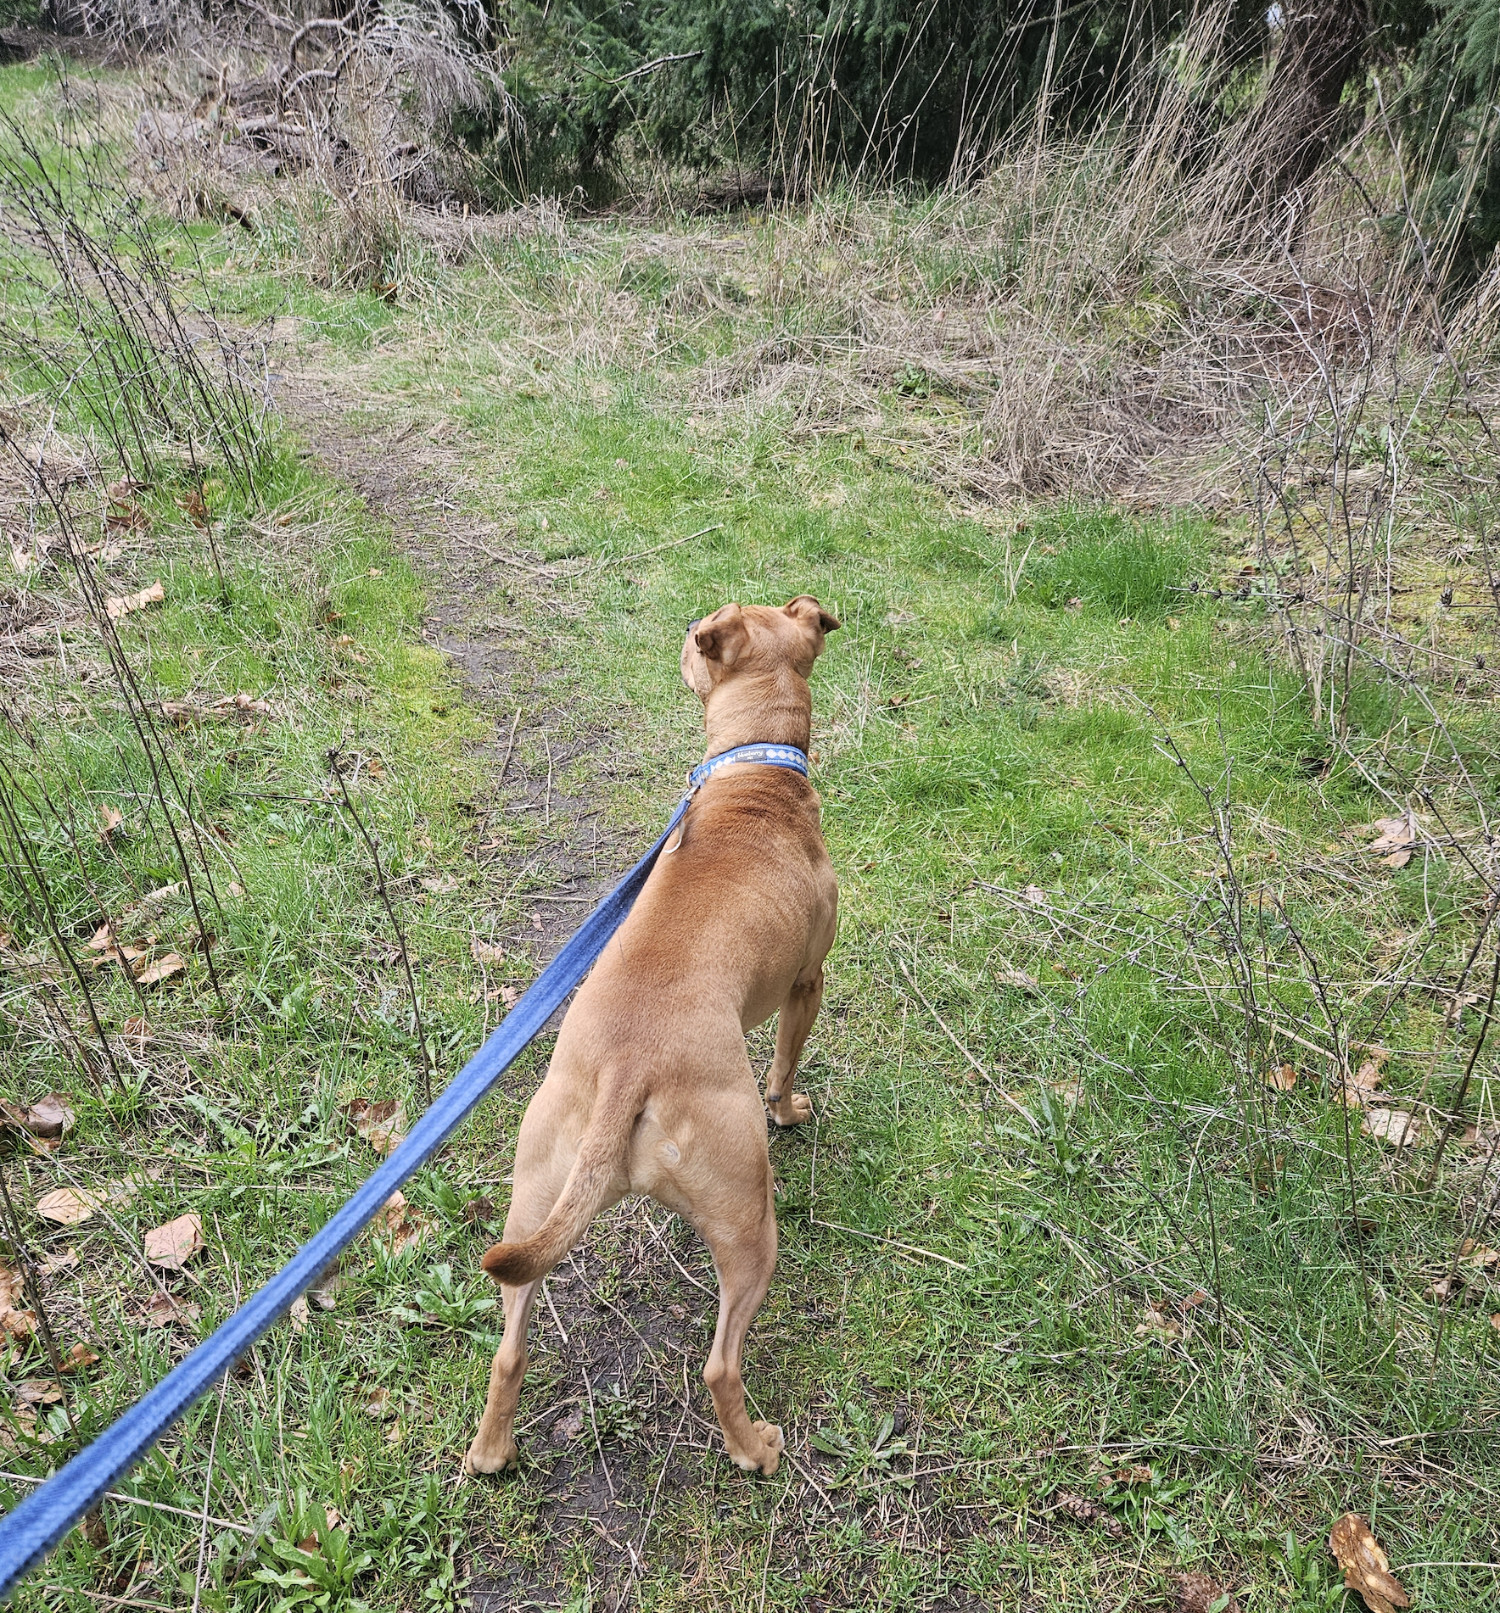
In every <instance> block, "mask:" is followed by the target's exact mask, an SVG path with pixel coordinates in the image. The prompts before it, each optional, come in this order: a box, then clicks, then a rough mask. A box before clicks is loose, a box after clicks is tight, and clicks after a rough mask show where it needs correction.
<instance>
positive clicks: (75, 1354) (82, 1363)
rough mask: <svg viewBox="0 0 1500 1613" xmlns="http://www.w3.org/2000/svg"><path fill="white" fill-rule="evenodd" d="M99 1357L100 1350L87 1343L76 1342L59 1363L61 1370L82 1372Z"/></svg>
mask: <svg viewBox="0 0 1500 1613" xmlns="http://www.w3.org/2000/svg"><path fill="white" fill-rule="evenodd" d="M98 1359H99V1352H98V1351H97V1350H94V1349H91V1348H90V1347H89V1346H88V1345H87V1344H75V1345H74V1346H73V1347H72V1349H71V1350H69V1351H68V1353H67V1354H66V1355H65V1356H64V1357H63V1358H62V1360H61V1361H59V1362H58V1364H57V1370H58V1371H59V1372H81V1371H82V1370H83V1368H84V1367H91V1366H93V1364H94V1363H95V1362H96V1361H97V1360H98Z"/></svg>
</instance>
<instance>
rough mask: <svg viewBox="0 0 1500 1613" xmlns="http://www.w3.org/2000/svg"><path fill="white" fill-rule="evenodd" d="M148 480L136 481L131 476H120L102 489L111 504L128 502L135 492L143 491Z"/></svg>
mask: <svg viewBox="0 0 1500 1613" xmlns="http://www.w3.org/2000/svg"><path fill="white" fill-rule="evenodd" d="M150 485H151V484H150V482H138V481H136V479H135V478H134V477H133V476H122V477H121V478H120V479H119V481H117V482H111V483H110V484H109V486H108V487H106V488H105V489H104V494H105V497H106V498H108V500H109V502H110V503H111V504H128V503H129V502H130V501H131V499H132V498H133V497H134V496H135V495H136V494H137V493H144V492H145V491H146V489H147V488H148V487H150Z"/></svg>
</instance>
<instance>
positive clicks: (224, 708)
mask: <svg viewBox="0 0 1500 1613" xmlns="http://www.w3.org/2000/svg"><path fill="white" fill-rule="evenodd" d="M161 714H162V716H163V717H170V718H171V719H172V721H173V722H175V723H182V724H186V723H194V722H231V721H238V722H252V721H253V720H254V719H255V718H256V717H269V716H270V715H271V705H270V702H269V701H267V700H257V699H255V697H254V696H253V695H248V694H244V693H240V694H226V695H220V696H219V697H218V699H216V700H163V701H162V703H161Z"/></svg>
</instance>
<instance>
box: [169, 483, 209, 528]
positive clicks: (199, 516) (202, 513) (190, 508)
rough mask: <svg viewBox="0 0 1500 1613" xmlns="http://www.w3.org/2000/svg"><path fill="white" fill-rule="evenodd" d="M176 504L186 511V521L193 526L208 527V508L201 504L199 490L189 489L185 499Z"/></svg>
mask: <svg viewBox="0 0 1500 1613" xmlns="http://www.w3.org/2000/svg"><path fill="white" fill-rule="evenodd" d="M177 502H178V503H179V504H180V505H181V506H182V508H183V509H184V510H186V511H187V515H188V519H189V520H190V521H191V522H192V523H193V525H194V526H207V525H208V506H207V505H206V504H205V503H204V502H203V493H202V491H201V490H200V489H199V488H196V487H193V488H189V489H188V494H187V497H186V498H182V499H179V500H178V501H177Z"/></svg>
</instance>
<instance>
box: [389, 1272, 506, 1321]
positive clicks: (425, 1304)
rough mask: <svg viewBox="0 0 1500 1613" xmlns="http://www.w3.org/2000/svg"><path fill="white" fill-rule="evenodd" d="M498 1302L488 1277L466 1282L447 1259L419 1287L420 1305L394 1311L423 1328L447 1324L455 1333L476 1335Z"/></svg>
mask: <svg viewBox="0 0 1500 1613" xmlns="http://www.w3.org/2000/svg"><path fill="white" fill-rule="evenodd" d="M497 1303H498V1301H497V1300H496V1298H495V1294H494V1285H493V1284H492V1283H490V1282H489V1281H488V1280H487V1279H485V1278H470V1279H468V1280H467V1281H462V1280H460V1279H458V1278H456V1277H454V1275H453V1267H452V1266H450V1265H449V1264H448V1263H447V1262H446V1261H444V1262H443V1263H442V1264H441V1265H437V1266H434V1267H433V1268H432V1270H431V1271H430V1272H429V1273H428V1274H427V1283H426V1285H425V1286H424V1287H422V1288H419V1289H418V1290H417V1308H416V1309H415V1310H412V1309H410V1308H409V1307H408V1306H404V1305H398V1306H396V1307H395V1310H394V1314H395V1315H396V1316H398V1317H399V1318H400V1319H401V1320H402V1321H403V1322H413V1323H416V1324H417V1325H418V1326H421V1327H432V1326H437V1327H446V1328H449V1329H451V1330H452V1331H453V1332H455V1333H468V1334H470V1335H473V1334H475V1332H476V1330H477V1329H478V1326H479V1323H480V1321H481V1319H483V1318H486V1317H488V1316H489V1315H490V1313H491V1312H492V1311H493V1310H494V1309H495V1307H496V1305H497Z"/></svg>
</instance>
